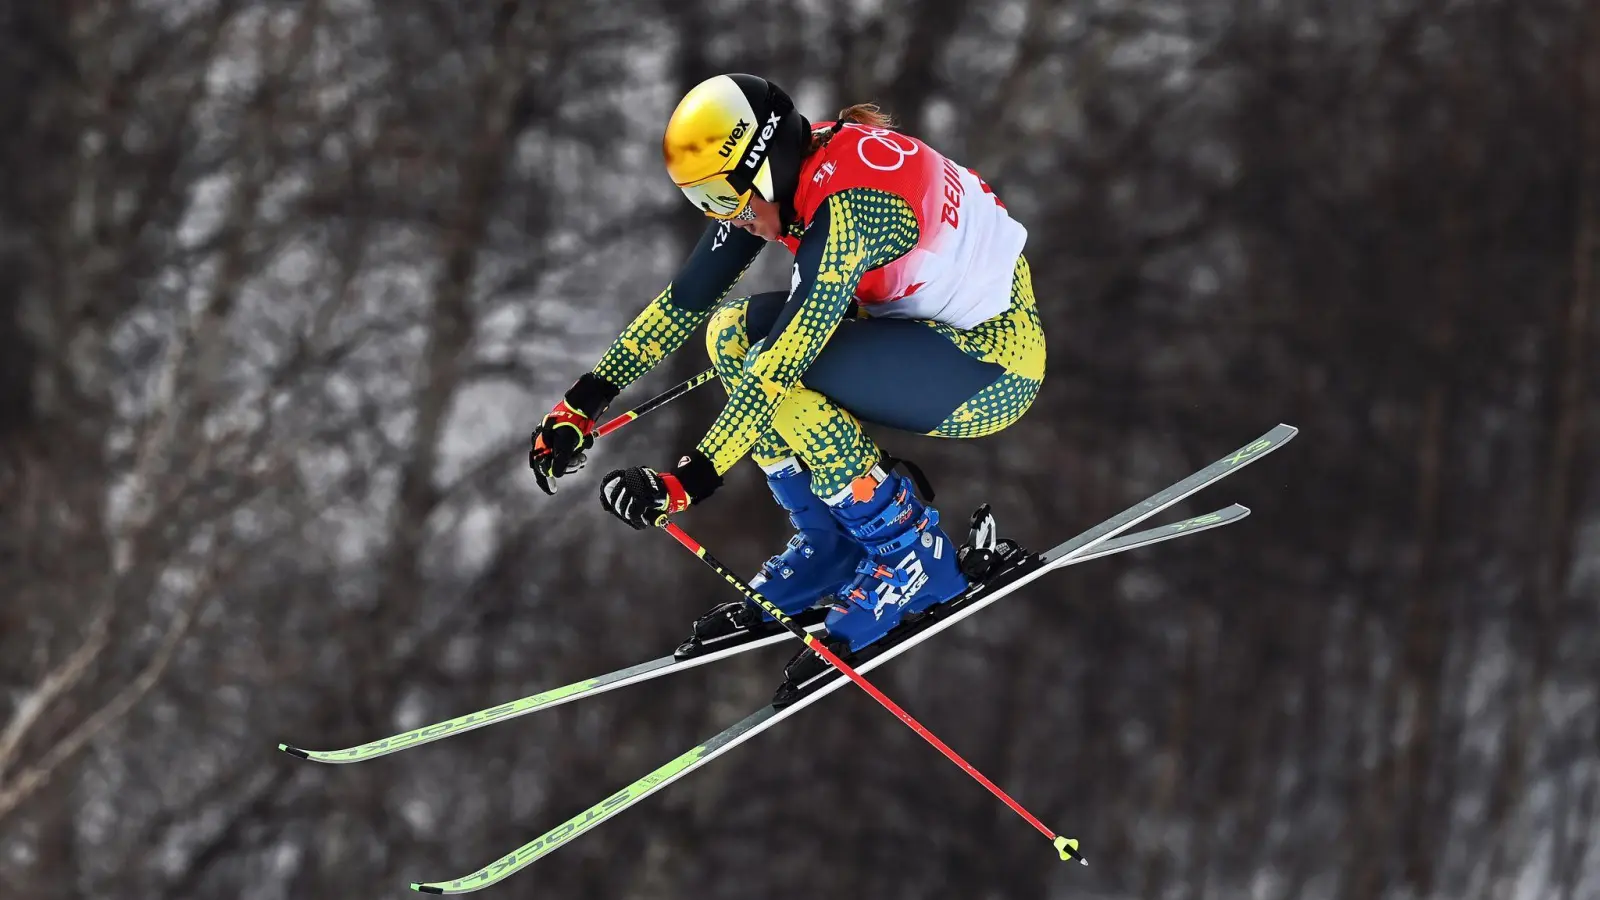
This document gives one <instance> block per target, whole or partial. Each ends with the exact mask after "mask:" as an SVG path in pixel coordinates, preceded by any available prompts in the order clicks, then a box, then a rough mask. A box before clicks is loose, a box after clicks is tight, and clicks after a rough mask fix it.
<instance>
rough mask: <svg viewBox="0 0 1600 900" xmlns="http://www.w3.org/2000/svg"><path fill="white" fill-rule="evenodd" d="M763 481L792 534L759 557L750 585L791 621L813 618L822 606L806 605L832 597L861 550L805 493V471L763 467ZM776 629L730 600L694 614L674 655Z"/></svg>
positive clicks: (774, 624)
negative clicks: (769, 554) (776, 550)
mask: <svg viewBox="0 0 1600 900" xmlns="http://www.w3.org/2000/svg"><path fill="white" fill-rule="evenodd" d="M767 486H768V487H770V488H771V489H772V496H773V497H774V498H775V499H777V501H778V505H779V506H781V507H783V508H784V509H785V510H786V511H787V512H788V513H789V521H790V522H791V523H793V524H794V527H795V535H794V536H793V537H791V538H790V539H789V545H788V547H786V548H785V549H784V551H783V552H782V553H780V554H778V555H777V556H774V557H772V558H771V559H769V560H767V561H766V562H765V563H762V565H761V571H760V572H758V573H756V576H755V577H754V578H752V579H750V586H751V587H753V588H755V589H756V590H758V591H760V592H761V596H763V597H765V598H767V600H769V601H771V603H772V605H774V606H776V607H778V608H779V609H781V610H783V612H784V614H785V615H787V616H789V617H790V618H791V619H794V620H795V621H796V622H797V623H799V624H801V625H812V624H815V623H817V622H819V621H821V620H822V618H823V616H824V615H825V614H826V612H827V610H826V608H823V609H818V610H815V611H812V607H814V606H817V605H818V604H821V603H823V602H824V601H828V600H831V599H833V596H834V595H835V594H838V593H839V592H840V591H842V590H843V589H844V588H845V587H847V586H848V585H849V584H850V583H851V582H852V581H853V580H854V579H855V577H856V568H857V567H858V566H859V565H860V564H861V562H862V561H863V560H864V559H866V551H865V549H864V548H863V547H862V546H861V545H860V544H858V543H856V541H855V540H854V539H852V538H851V536H850V534H849V532H847V531H846V530H845V529H844V527H843V526H842V525H840V523H839V521H838V520H837V519H835V518H834V516H833V514H832V513H831V512H830V511H829V509H828V504H827V503H825V502H823V501H822V499H821V498H819V497H817V496H816V495H815V494H813V493H811V473H810V472H809V471H806V470H804V469H800V468H798V466H796V467H794V468H792V469H789V470H786V471H780V472H768V473H767ZM778 630H779V627H778V625H777V622H776V620H774V619H773V618H772V616H770V615H767V614H766V613H765V612H763V611H761V610H760V609H757V608H756V607H754V606H752V605H751V604H750V603H748V602H746V601H744V600H734V601H731V602H728V603H723V604H721V605H719V606H716V607H714V608H713V609H712V610H711V611H710V612H707V613H706V614H705V615H703V616H701V617H700V618H699V619H697V620H696V621H695V623H694V634H693V635H692V636H691V637H690V638H689V639H688V640H687V641H685V642H684V643H683V644H682V645H680V646H679V647H678V651H677V654H676V655H677V657H678V658H679V659H686V658H688V657H690V656H696V655H698V654H700V653H704V652H707V651H711V650H719V649H722V648H724V647H729V646H733V645H735V644H740V643H743V642H744V640H743V639H748V638H749V637H752V636H755V637H759V636H761V635H765V634H771V633H774V632H776V631H778Z"/></svg>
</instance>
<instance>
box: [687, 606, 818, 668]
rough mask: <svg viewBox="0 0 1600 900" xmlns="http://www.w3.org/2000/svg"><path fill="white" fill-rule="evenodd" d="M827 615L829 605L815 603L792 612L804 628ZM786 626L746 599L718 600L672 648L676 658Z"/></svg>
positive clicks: (709, 650) (719, 648)
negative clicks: (675, 647)
mask: <svg viewBox="0 0 1600 900" xmlns="http://www.w3.org/2000/svg"><path fill="white" fill-rule="evenodd" d="M827 616H828V608H827V607H825V606H824V607H820V608H818V607H812V608H811V609H808V610H805V611H804V612H801V613H798V614H796V615H794V616H791V617H790V619H791V620H792V621H793V622H794V623H795V624H796V625H799V626H800V627H801V628H805V627H808V626H811V625H815V624H817V623H818V622H821V621H822V620H823V619H825V618H827ZM782 630H783V626H782V625H779V624H778V623H777V622H770V621H767V620H766V619H765V617H763V616H762V615H761V613H760V611H758V610H757V609H756V608H755V606H753V605H752V604H751V603H750V602H749V601H747V600H730V601H729V602H727V603H722V604H718V605H717V606H715V607H712V609H711V610H710V611H709V612H707V613H706V614H705V615H703V616H701V617H700V618H698V619H696V620H695V621H694V627H693V631H692V632H691V633H690V635H689V637H688V638H687V639H685V640H684V642H683V643H681V644H679V645H678V649H676V650H674V651H673V652H672V655H673V657H674V658H675V659H679V660H684V659H691V658H693V657H696V656H700V655H702V654H705V653H712V652H715V651H718V650H726V649H728V648H729V647H737V646H739V645H740V644H744V643H748V642H749V641H753V640H757V639H760V638H764V637H766V636H767V635H769V634H777V633H778V632H780V631H782Z"/></svg>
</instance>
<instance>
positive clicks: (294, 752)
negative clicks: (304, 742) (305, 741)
mask: <svg viewBox="0 0 1600 900" xmlns="http://www.w3.org/2000/svg"><path fill="white" fill-rule="evenodd" d="M278 749H279V750H282V751H283V752H285V753H287V754H289V755H290V756H295V757H299V758H300V759H310V758H311V754H309V753H307V752H306V751H304V750H301V749H300V748H299V747H291V746H289V745H288V744H279V745H278Z"/></svg>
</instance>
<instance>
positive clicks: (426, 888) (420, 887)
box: [411, 881, 444, 894]
mask: <svg viewBox="0 0 1600 900" xmlns="http://www.w3.org/2000/svg"><path fill="white" fill-rule="evenodd" d="M411 889H412V890H413V891H420V892H422V893H424V894H442V893H444V888H442V887H434V886H433V885H431V884H418V883H416V882H415V881H413V882H411Z"/></svg>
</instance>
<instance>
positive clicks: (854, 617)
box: [827, 469, 968, 653]
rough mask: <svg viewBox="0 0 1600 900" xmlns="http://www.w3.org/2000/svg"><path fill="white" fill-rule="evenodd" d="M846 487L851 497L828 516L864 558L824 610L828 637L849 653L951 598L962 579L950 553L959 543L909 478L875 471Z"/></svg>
mask: <svg viewBox="0 0 1600 900" xmlns="http://www.w3.org/2000/svg"><path fill="white" fill-rule="evenodd" d="M874 482H876V483H874ZM851 488H852V491H853V492H854V496H853V497H851V498H850V499H848V500H846V501H845V502H844V503H842V504H840V505H839V506H836V507H833V514H834V515H835V516H837V517H838V519H839V521H840V523H841V524H843V525H844V527H845V528H846V529H847V530H848V531H849V532H850V534H851V536H852V537H854V538H855V539H856V540H858V541H860V542H861V544H862V545H863V546H864V547H865V548H866V551H867V558H866V559H864V560H862V561H861V563H860V564H859V565H858V566H857V567H856V578H855V580H854V581H853V582H851V584H850V586H849V587H847V588H845V589H844V591H843V592H842V593H841V595H840V597H839V602H838V603H836V604H835V605H834V607H833V609H832V611H830V612H829V613H828V618H827V629H828V637H829V638H834V639H838V640H841V641H845V642H847V643H848V644H849V651H850V652H851V653H854V652H856V651H858V650H860V649H861V648H863V647H865V646H867V645H869V644H871V643H873V642H875V641H877V640H879V639H880V638H882V637H883V636H884V635H886V634H888V633H889V632H890V631H892V630H893V629H894V627H895V626H896V625H899V624H900V620H901V619H902V618H903V617H905V616H906V615H907V614H912V613H920V612H925V611H926V610H928V609H930V608H931V607H934V606H937V605H938V604H940V603H943V602H945V601H946V600H950V599H952V598H954V597H956V596H958V595H959V594H960V593H961V592H962V591H965V590H966V589H967V584H968V582H967V576H966V575H964V574H962V572H961V565H960V563H959V562H958V560H957V558H956V554H957V552H958V551H959V550H960V549H961V545H960V544H957V543H956V542H955V541H952V540H950V537H949V535H947V534H945V533H944V529H942V528H940V527H939V511H938V510H936V509H934V508H933V507H931V506H925V505H924V504H923V503H922V501H921V500H920V499H918V497H917V495H916V492H915V491H913V490H912V485H911V479H909V478H907V477H906V476H904V475H897V474H894V473H892V472H891V473H885V472H883V470H882V469H874V471H873V472H872V473H869V474H867V475H864V476H862V477H861V478H858V479H856V482H855V484H853V485H852V486H851Z"/></svg>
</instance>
